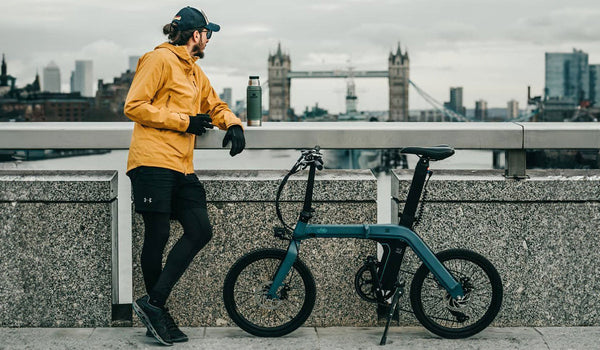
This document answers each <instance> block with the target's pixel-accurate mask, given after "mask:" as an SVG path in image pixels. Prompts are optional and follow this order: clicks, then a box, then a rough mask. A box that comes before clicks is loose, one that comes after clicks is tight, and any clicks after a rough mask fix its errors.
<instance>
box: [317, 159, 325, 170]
mask: <svg viewBox="0 0 600 350" xmlns="http://www.w3.org/2000/svg"><path fill="white" fill-rule="evenodd" d="M315 164H316V166H317V169H319V170H323V159H320V158H318V159H316V160H315Z"/></svg>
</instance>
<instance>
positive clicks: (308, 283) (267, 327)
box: [223, 249, 316, 337]
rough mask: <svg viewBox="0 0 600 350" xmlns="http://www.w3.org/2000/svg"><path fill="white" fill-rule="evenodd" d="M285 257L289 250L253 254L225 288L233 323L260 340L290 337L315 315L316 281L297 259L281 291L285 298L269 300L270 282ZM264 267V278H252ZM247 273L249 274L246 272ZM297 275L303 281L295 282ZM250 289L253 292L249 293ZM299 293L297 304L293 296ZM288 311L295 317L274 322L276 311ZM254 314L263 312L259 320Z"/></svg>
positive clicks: (232, 271) (234, 268)
mask: <svg viewBox="0 0 600 350" xmlns="http://www.w3.org/2000/svg"><path fill="white" fill-rule="evenodd" d="M285 255H286V251H284V250H281V249H258V250H255V251H252V252H250V253H247V254H246V255H244V256H243V257H241V258H240V259H238V260H237V261H236V262H235V263H234V264H233V265H232V267H231V268H230V269H229V272H228V273H227V276H226V277H225V283H224V285H223V301H224V303H225V309H226V310H227V313H228V314H229V317H231V319H232V320H233V322H235V324H237V325H238V326H239V327H240V328H241V329H243V330H245V331H246V332H248V333H250V334H253V335H256V336H259V337H280V336H283V335H286V334H288V333H291V332H293V331H294V330H296V329H297V328H298V327H300V326H302V324H304V321H306V319H307V318H308V316H309V315H310V313H311V312H312V309H313V307H314V305H315V298H316V287H315V280H314V278H313V275H312V273H311V272H310V270H309V269H308V267H307V266H306V264H304V262H302V261H301V260H300V259H299V258H296V261H295V262H294V264H293V266H292V270H291V271H290V273H289V274H288V276H286V279H285V280H284V284H283V286H282V287H281V288H280V289H279V290H278V291H277V294H278V296H280V297H281V298H280V299H277V300H274V299H268V298H265V295H266V291H267V290H268V288H269V287H270V284H269V282H272V278H273V275H274V274H275V272H276V271H277V268H278V267H279V264H280V263H281V262H282V261H283V259H284V258H285ZM261 265H263V266H264V267H263V270H264V271H261V272H262V274H261V276H259V278H258V279H256V278H255V277H256V274H252V276H250V272H252V268H253V266H257V268H261ZM247 271H249V272H248V273H245V272H247ZM296 273H297V275H298V276H297V277H299V278H296V279H294V274H296ZM240 276H241V277H240ZM300 284H301V285H300ZM247 288H252V289H248V290H246V289H247ZM240 289H241V290H240ZM284 290H285V291H284ZM296 292H297V293H296ZM284 293H285V295H284ZM296 294H302V295H301V296H300V299H299V300H298V302H297V303H295V304H294V303H293V300H292V297H295V295H296ZM242 296H244V297H245V300H244V298H243V297H242ZM282 296H283V297H282ZM246 302H249V303H250V308H248V307H246V306H247V305H244V303H246ZM300 303H301V306H299V304H300ZM274 305H276V306H274ZM286 308H288V309H289V310H291V311H290V312H289V314H291V315H285V316H286V317H285V318H284V319H283V321H281V322H279V321H277V320H279V318H278V319H277V320H275V321H274V316H276V314H275V311H277V310H285V309H286ZM254 311H256V312H258V313H260V315H259V317H258V318H257V317H252V316H253V315H250V312H254ZM278 317H279V316H278ZM288 318H289V320H288Z"/></svg>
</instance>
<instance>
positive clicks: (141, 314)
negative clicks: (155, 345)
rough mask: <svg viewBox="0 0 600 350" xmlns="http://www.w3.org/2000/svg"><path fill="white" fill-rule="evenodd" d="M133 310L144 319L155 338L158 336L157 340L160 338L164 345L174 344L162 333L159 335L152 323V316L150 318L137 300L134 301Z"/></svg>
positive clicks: (141, 319) (143, 321)
mask: <svg viewBox="0 0 600 350" xmlns="http://www.w3.org/2000/svg"><path fill="white" fill-rule="evenodd" d="M133 311H135V313H136V315H138V317H139V318H140V321H142V323H143V324H144V326H146V328H148V330H149V331H150V333H152V335H153V336H154V338H156V340H158V341H159V342H160V343H161V344H163V345H167V346H171V345H173V343H169V342H167V341H166V340H164V339H163V338H162V337H161V336H160V335H158V332H156V329H154V327H153V326H152V323H151V322H150V318H148V315H146V313H145V312H144V310H142V308H141V307H140V306H139V305H138V304H137V302H136V301H134V302H133Z"/></svg>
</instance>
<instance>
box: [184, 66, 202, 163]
mask: <svg viewBox="0 0 600 350" xmlns="http://www.w3.org/2000/svg"><path fill="white" fill-rule="evenodd" d="M192 87H193V88H194V103H193V106H194V107H195V106H196V103H197V101H198V94H199V90H198V86H197V85H196V73H194V72H192ZM196 137H197V136H192V140H194V141H193V142H191V150H188V154H189V155H190V156H189V157H190V162H192V172H194V166H193V158H194V146H195V145H196ZM184 167H185V164H184ZM184 172H185V171H184Z"/></svg>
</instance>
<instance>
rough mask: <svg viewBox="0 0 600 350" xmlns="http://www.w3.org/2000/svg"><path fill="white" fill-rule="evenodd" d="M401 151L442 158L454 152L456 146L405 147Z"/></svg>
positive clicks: (436, 158) (431, 157)
mask: <svg viewBox="0 0 600 350" xmlns="http://www.w3.org/2000/svg"><path fill="white" fill-rule="evenodd" d="M400 152H401V153H408V154H416V155H418V156H422V157H425V158H429V159H431V160H442V159H446V158H448V157H450V156H451V155H453V154H454V148H452V147H450V146H448V145H440V146H434V147H405V148H402V149H401V150H400Z"/></svg>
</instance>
